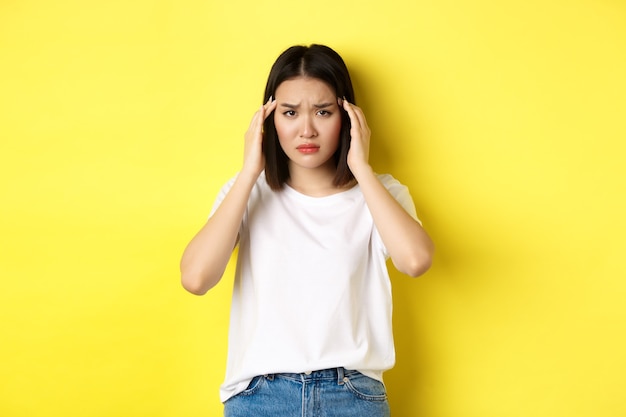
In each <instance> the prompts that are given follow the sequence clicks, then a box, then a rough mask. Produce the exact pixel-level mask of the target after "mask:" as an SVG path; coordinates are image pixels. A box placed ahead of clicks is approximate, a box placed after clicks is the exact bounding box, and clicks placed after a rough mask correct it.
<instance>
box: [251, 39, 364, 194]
mask: <svg viewBox="0 0 626 417" xmlns="http://www.w3.org/2000/svg"><path fill="white" fill-rule="evenodd" d="M298 77H310V78H315V79H318V80H320V81H323V82H325V83H326V84H328V85H329V86H330V87H331V88H332V89H333V90H334V92H335V95H336V96H337V97H338V98H345V99H346V100H348V102H350V103H353V104H354V103H355V99H354V90H353V88H352V81H351V80H350V73H349V72H348V68H347V67H346V64H345V63H344V61H343V59H342V58H341V56H340V55H339V54H338V53H337V52H335V51H334V50H333V49H331V48H329V47H328V46H325V45H317V44H313V45H310V46H292V47H290V48H288V49H287V50H286V51H284V52H283V53H282V54H280V56H279V57H278V58H277V59H276V62H274V65H273V66H272V69H271V71H270V74H269V76H268V79H267V84H266V86H265V95H264V96H263V103H266V102H267V101H268V100H269V98H270V97H274V98H275V97H276V89H277V88H278V86H279V85H280V84H281V83H282V82H283V81H287V80H290V79H294V78H298ZM340 112H341V131H340V133H339V146H338V148H337V151H336V152H335V154H334V156H333V158H334V161H335V166H336V167H337V171H336V174H335V177H334V179H333V184H334V185H335V186H338V187H340V186H344V185H347V184H348V183H350V182H351V181H352V180H353V179H354V175H352V172H351V171H350V168H349V167H348V150H349V149H350V118H349V116H348V113H347V112H345V111H344V110H343V109H341V110H340ZM263 130H264V135H265V136H264V138H263V154H264V155H265V178H266V180H267V183H268V185H269V186H270V188H272V189H273V190H275V191H276V190H280V189H281V188H282V187H283V185H284V184H285V182H286V181H287V180H288V179H289V159H288V158H287V155H286V154H285V152H284V151H283V149H282V148H281V146H280V143H279V141H278V134H277V132H276V126H275V125H274V118H273V117H271V115H270V117H267V118H266V119H265V122H264V124H263Z"/></svg>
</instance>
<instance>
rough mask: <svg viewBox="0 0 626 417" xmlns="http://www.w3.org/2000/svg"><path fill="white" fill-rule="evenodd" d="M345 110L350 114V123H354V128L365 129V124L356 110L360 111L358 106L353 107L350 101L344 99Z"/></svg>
mask: <svg viewBox="0 0 626 417" xmlns="http://www.w3.org/2000/svg"><path fill="white" fill-rule="evenodd" d="M343 108H344V110H345V111H346V112H348V116H349V117H350V122H351V123H352V126H353V127H358V128H363V123H362V120H361V118H360V117H359V115H358V113H357V111H356V109H358V107H357V106H355V105H353V104H352V103H350V102H348V100H346V99H344V100H343Z"/></svg>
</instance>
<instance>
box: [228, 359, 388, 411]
mask: <svg viewBox="0 0 626 417" xmlns="http://www.w3.org/2000/svg"><path fill="white" fill-rule="evenodd" d="M339 416H341V417H357V416H358V417H389V403H388V402H387V393H386V392H385V386H384V385H383V384H382V382H380V381H377V380H375V379H372V378H369V377H367V376H365V375H363V374H361V373H360V372H357V371H349V370H346V369H344V368H333V369H325V370H322V371H315V372H311V373H310V374H309V373H303V374H270V375H263V376H257V377H255V378H254V379H253V380H252V382H250V385H249V386H248V388H247V389H246V390H245V391H243V392H240V393H239V394H237V395H235V396H234V397H231V398H229V399H228V400H227V401H226V402H225V403H224V417H339Z"/></svg>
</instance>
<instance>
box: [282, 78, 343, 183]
mask: <svg viewBox="0 0 626 417" xmlns="http://www.w3.org/2000/svg"><path fill="white" fill-rule="evenodd" d="M276 101H277V107H276V111H275V112H274V125H275V126H276V132H277V133H278V140H279V142H280V146H281V147H282V149H283V151H284V152H285V154H286V155H287V157H288V158H289V169H290V170H293V169H324V170H329V171H331V170H332V171H333V172H334V171H335V169H336V168H335V163H334V161H333V158H332V157H333V154H334V153H335V151H336V150H337V148H338V146H339V134H340V131H341V113H340V109H339V105H338V103H337V97H336V95H335V92H334V91H333V89H332V88H330V87H329V86H328V84H326V83H325V82H323V81H321V80H319V79H316V78H307V77H299V78H295V79H292V80H287V81H284V82H282V83H281V84H280V85H279V86H278V88H277V89H276Z"/></svg>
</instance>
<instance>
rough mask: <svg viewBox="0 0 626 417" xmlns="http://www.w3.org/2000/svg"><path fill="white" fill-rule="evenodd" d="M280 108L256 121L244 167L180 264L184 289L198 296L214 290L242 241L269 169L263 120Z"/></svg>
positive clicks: (269, 106) (263, 111)
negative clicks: (251, 203) (253, 198)
mask: <svg viewBox="0 0 626 417" xmlns="http://www.w3.org/2000/svg"><path fill="white" fill-rule="evenodd" d="M275 108H276V102H275V101H271V99H270V101H268V102H267V103H266V104H265V105H263V106H262V107H261V108H260V109H259V111H257V112H256V113H255V115H254V117H253V118H252V122H251V123H250V127H249V129H248V131H247V132H246V136H245V150H244V163H243V168H242V170H241V171H240V173H239V175H238V176H237V178H236V180H235V182H234V184H233V186H232V188H231V189H230V190H229V191H228V194H226V197H224V201H222V203H221V204H220V206H219V207H218V208H217V210H216V211H215V213H213V215H212V216H211V218H210V219H209V220H208V221H207V222H206V224H205V225H204V226H203V227H202V229H200V231H199V232H198V233H197V234H196V236H194V238H193V239H192V240H191V242H189V244H188V245H187V247H186V248H185V251H184V252H183V256H182V259H181V262H180V272H181V281H182V285H183V287H184V288H185V289H186V290H187V291H189V292H191V293H193V294H197V295H202V294H204V293H206V292H207V291H208V290H210V289H211V288H213V287H214V286H215V285H216V284H217V283H218V282H219V281H220V279H221V278H222V275H223V274H224V270H225V269H226V266H227V265H228V261H229V260H230V256H231V254H232V251H233V249H234V248H235V245H236V244H237V241H238V239H239V228H240V226H241V221H242V219H243V215H244V213H245V210H246V206H247V203H248V198H249V197H250V192H251V191H252V188H253V187H254V184H255V183H256V180H257V178H258V177H259V175H260V174H261V172H262V171H263V168H264V167H265V160H264V158H263V152H262V143H263V134H262V128H263V121H264V120H265V118H266V117H267V116H268V115H269V114H270V113H271V112H272V111H273V110H274V109H275Z"/></svg>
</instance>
